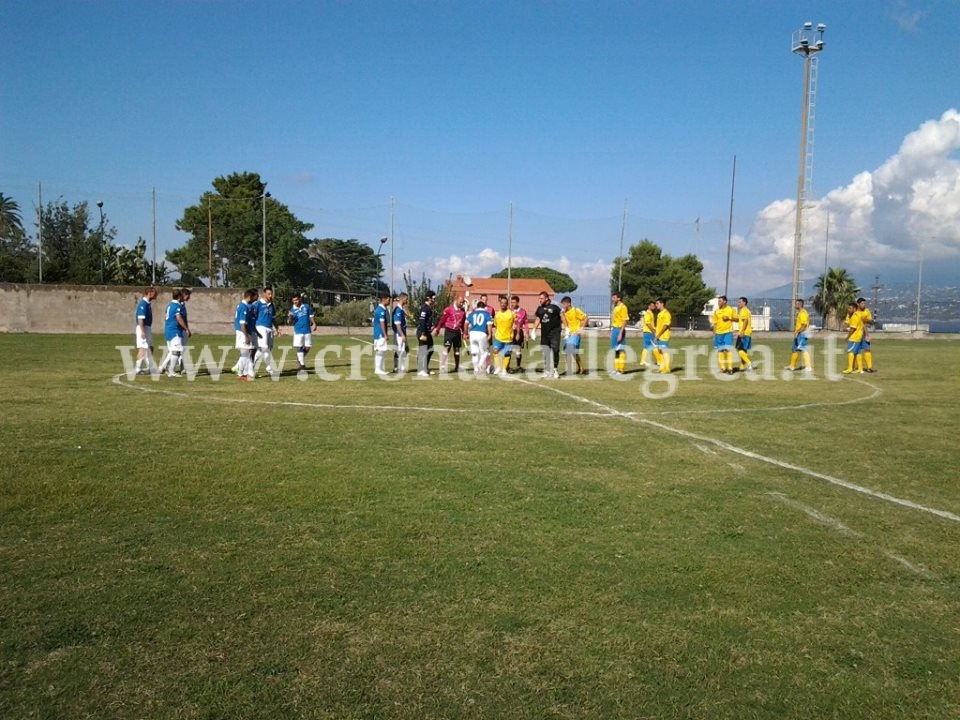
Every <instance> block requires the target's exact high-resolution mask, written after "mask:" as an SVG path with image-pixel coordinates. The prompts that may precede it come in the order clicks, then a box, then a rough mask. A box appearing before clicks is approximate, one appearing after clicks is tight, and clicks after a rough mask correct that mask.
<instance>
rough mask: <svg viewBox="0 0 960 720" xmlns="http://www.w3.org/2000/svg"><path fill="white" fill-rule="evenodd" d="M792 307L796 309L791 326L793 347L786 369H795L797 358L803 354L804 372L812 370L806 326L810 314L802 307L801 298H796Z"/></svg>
mask: <svg viewBox="0 0 960 720" xmlns="http://www.w3.org/2000/svg"><path fill="white" fill-rule="evenodd" d="M794 307H795V308H796V309H797V322H796V325H794V326H793V348H792V352H791V354H790V364H789V365H787V367H786V368H785V369H786V370H796V369H797V360H799V359H800V355H801V354H803V365H802V366H801V367H802V369H803V370H804V371H805V372H808V373H812V372H813V364H812V363H811V362H810V351H809V350H807V328H808V327H810V314H809V313H808V312H807V311H806V310H805V309H804V307H803V300H801V299H800V298H797V301H796V303H794Z"/></svg>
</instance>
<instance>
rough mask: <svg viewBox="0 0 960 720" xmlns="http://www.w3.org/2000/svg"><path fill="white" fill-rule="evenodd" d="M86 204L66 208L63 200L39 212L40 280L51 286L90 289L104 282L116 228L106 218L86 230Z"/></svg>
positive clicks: (106, 278)
mask: <svg viewBox="0 0 960 720" xmlns="http://www.w3.org/2000/svg"><path fill="white" fill-rule="evenodd" d="M89 215H90V213H89V209H88V207H87V203H86V201H84V202H79V203H77V204H75V205H74V206H73V207H72V208H71V207H69V206H68V205H67V203H66V201H64V200H57V201H55V202H50V203H47V206H46V208H44V210H43V212H42V220H41V226H42V232H43V257H44V262H43V279H44V280H45V281H49V282H55V283H73V284H76V285H94V284H98V283H101V282H107V280H108V277H107V261H108V259H109V258H110V257H111V254H112V252H113V249H112V247H113V239H114V238H115V237H116V234H117V231H116V228H113V227H109V226H108V224H107V217H106V215H104V218H103V222H102V223H101V222H100V220H99V218H98V220H97V223H96V227H95V228H90V227H88V224H89V221H90V216H89Z"/></svg>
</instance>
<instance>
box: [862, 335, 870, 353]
mask: <svg viewBox="0 0 960 720" xmlns="http://www.w3.org/2000/svg"><path fill="white" fill-rule="evenodd" d="M860 349H861V350H862V351H863V352H870V341H869V340H867V339H866V338H864V339H863V340H861V341H860Z"/></svg>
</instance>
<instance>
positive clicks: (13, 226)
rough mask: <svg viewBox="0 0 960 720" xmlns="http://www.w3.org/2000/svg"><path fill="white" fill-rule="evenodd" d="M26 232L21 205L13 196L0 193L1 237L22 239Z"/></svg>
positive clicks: (4, 238)
mask: <svg viewBox="0 0 960 720" xmlns="http://www.w3.org/2000/svg"><path fill="white" fill-rule="evenodd" d="M24 234H25V233H24V231H23V220H22V218H21V217H20V206H19V205H18V204H17V201H16V200H14V199H13V198H8V197H7V196H6V195H4V194H3V193H0V239H3V240H20V239H22V238H23V236H24Z"/></svg>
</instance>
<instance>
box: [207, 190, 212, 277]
mask: <svg viewBox="0 0 960 720" xmlns="http://www.w3.org/2000/svg"><path fill="white" fill-rule="evenodd" d="M210 200H211V197H210V196H209V195H207V281H208V282H209V283H210V287H213V211H212V210H211V208H210Z"/></svg>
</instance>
